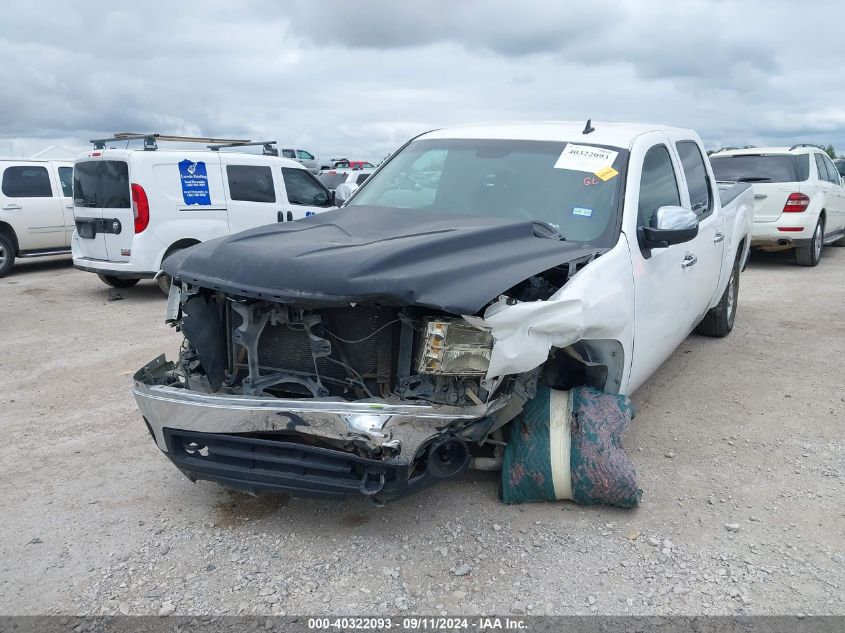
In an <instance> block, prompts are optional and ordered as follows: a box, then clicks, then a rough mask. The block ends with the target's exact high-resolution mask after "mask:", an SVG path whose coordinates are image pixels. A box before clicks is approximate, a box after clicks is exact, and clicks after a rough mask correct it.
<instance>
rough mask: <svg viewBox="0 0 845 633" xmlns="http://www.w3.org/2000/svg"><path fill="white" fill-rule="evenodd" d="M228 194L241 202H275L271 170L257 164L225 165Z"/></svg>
mask: <svg viewBox="0 0 845 633" xmlns="http://www.w3.org/2000/svg"><path fill="white" fill-rule="evenodd" d="M226 177H227V178H228V179H229V195H230V196H231V198H232V200H241V201H243V202H275V201H276V190H275V188H274V186H273V172H272V170H271V169H270V168H269V167H261V166H258V165H227V166H226Z"/></svg>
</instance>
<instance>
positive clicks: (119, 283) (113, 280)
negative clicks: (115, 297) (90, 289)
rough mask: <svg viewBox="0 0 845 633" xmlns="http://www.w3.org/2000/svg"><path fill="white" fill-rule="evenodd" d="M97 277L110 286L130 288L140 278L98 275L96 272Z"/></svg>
mask: <svg viewBox="0 0 845 633" xmlns="http://www.w3.org/2000/svg"><path fill="white" fill-rule="evenodd" d="M97 277H99V278H100V281H102V282H103V283H104V284H106V285H107V286H111V287H112V288H131V287H132V286H134V285H135V284H137V283H138V282H139V281H141V280H140V279H131V278H129V277H115V276H113V275H100V274H98V275H97Z"/></svg>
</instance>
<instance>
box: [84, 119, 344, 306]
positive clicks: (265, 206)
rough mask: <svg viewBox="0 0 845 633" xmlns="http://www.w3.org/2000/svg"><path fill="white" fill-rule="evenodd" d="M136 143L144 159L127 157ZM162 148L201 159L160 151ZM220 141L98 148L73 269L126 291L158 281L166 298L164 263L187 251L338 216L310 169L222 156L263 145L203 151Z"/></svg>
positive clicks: (121, 142) (272, 158)
mask: <svg viewBox="0 0 845 633" xmlns="http://www.w3.org/2000/svg"><path fill="white" fill-rule="evenodd" d="M130 137H131V139H130V140H143V142H144V145H143V147H144V149H126V141H127V139H129V138H130ZM160 141H176V142H179V143H180V144H181V145H183V146H185V145H188V144H189V143H193V144H194V149H190V148H189V149H165V148H162V149H159V148H158V143H159V142H160ZM212 141H214V142H221V141H223V139H197V138H190V137H165V136H160V135H152V134H151V135H127V134H122V135H116V137H115V138H114V139H103V140H99V141H94V144H95V149H94V150H92V151H88V152H86V153H85V154H83V155H82V156H80V157H79V158H78V159H77V160H76V162H75V163H74V169H73V210H74V214H75V216H76V232H75V233H74V234H73V239H72V242H71V246H72V249H73V265H74V267H75V268H78V269H80V270H84V271H88V272H92V273H96V274H97V275H98V276H99V278H100V280H101V281H103V282H104V283H106V284H108V285H110V286H113V287H118V288H120V287H128V286H133V285H135V284H136V283H138V280H140V279H144V278H153V277H156V278H157V279H158V282H159V285H160V286H161V287H162V290H165V291H166V290H167V289H168V288H169V285H170V280H169V278H167V277H166V276H161V275H158V273H159V271H160V270H161V263H162V261H164V260H165V259H166V258H167V257H169V256H171V255H172V254H173V253H175V252H177V251H179V250H182V249H184V248H188V247H189V246H193V245H194V244H199V243H200V242H205V241H206V240H210V239H212V238H215V237H221V236H224V235H229V234H230V233H237V232H238V231H243V230H246V229H250V228H253V227H256V226H261V225H264V224H272V223H275V222H291V221H293V220H298V219H300V218H304V217H306V216H309V215H313V214H315V213H319V212H321V211H326V210H327V209H330V208H334V195H333V194H332V193H331V192H329V191H328V190H327V189H326V188H325V187H324V186H323V185H321V184H320V183H319V181H317V179H316V178H315V177H314V176H313V175H312V174H311V173H309V171H308V170H307V169H306V168H305V167H304V166H303V165H301V164H300V163H298V162H294V161H292V160H288V159H286V158H280V157H278V156H276V155H274V151H275V150H274V149H273V148H272V147H269V145H272V144H271V143H267V144H265V143H258V145H265V146H266V147H265V154H248V153H242V152H234V151H214V150H220V149H222V148H224V147H227V148H228V149H238V148H239V147H243V146H245V145H255V143H250V142H249V141H238V142H232V143H230V144H228V145H227V144H225V143H220V144H217V145H208V148H206V147H204V146H203V145H202V144H205V143H209V142H212ZM196 144H200V146H199V147H196ZM115 145H117V146H120V147H114V146H115ZM209 148H211V149H209Z"/></svg>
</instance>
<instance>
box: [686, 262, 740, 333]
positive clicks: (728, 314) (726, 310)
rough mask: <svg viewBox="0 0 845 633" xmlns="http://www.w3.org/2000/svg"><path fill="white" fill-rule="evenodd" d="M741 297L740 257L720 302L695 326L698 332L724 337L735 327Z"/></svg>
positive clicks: (735, 263)
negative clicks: (737, 306) (737, 305)
mask: <svg viewBox="0 0 845 633" xmlns="http://www.w3.org/2000/svg"><path fill="white" fill-rule="evenodd" d="M738 297H739V257H737V260H736V261H735V262H734V267H733V270H732V271H731V278H730V280H729V281H728V285H727V287H726V288H725V292H724V293H722V298H721V299H719V303H718V304H716V305H715V306H714V307H712V308H710V309H709V310H708V311H707V314H705V315H704V318H703V319H702V320H701V323H699V324H698V327H696V328H695V331H696V333H698V334H701V335H703V336H713V337H716V338H722V337H724V336H727V335H728V334H730V333H731V330H732V329H734V320H735V319H736V304H737V299H738Z"/></svg>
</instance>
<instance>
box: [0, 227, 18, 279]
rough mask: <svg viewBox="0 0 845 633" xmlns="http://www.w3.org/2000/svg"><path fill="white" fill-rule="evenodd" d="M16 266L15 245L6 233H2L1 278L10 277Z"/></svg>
mask: <svg viewBox="0 0 845 633" xmlns="http://www.w3.org/2000/svg"><path fill="white" fill-rule="evenodd" d="M14 265H15V244H14V242H12V240H11V239H10V238H9V236H8V235H6V234H5V233H0V277H4V276H6V275H8V274H9V273H10V272H11V270H12V267H13V266H14Z"/></svg>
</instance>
